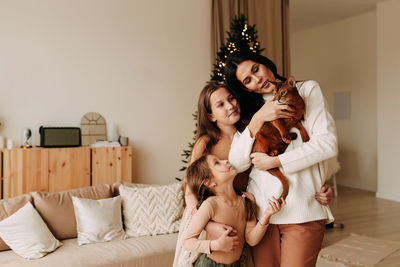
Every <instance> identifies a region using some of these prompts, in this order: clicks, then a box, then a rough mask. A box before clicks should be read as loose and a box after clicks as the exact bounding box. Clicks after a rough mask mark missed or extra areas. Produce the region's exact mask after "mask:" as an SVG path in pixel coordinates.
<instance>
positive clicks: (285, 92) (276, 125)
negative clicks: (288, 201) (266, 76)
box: [253, 77, 310, 199]
mask: <svg viewBox="0 0 400 267" xmlns="http://www.w3.org/2000/svg"><path fill="white" fill-rule="evenodd" d="M273 100H278V101H279V102H280V103H282V104H287V105H289V106H290V107H291V108H293V109H294V110H295V113H294V116H293V117H292V118H290V119H277V120H274V121H271V122H266V123H264V125H263V126H262V128H261V129H260V131H259V132H258V133H257V134H256V140H255V142H254V145H253V152H262V153H267V154H268V155H269V156H277V155H279V154H282V153H283V152H285V150H286V148H287V147H288V145H289V143H290V142H291V140H292V139H293V140H294V139H296V138H297V134H296V133H289V131H290V129H291V128H293V127H296V128H297V129H299V131H300V135H301V139H302V140H303V142H307V141H309V140H310V137H309V136H308V134H307V131H306V129H305V128H304V126H303V125H302V124H301V122H300V120H301V119H303V115H304V109H305V104H304V101H303V99H302V98H301V96H300V95H299V92H298V91H297V87H296V81H295V79H294V77H289V78H288V79H287V80H286V81H285V82H284V83H276V91H275V94H274V98H273ZM268 172H269V173H271V174H272V175H274V176H276V177H277V178H278V179H279V180H280V181H281V183H282V186H283V192H282V194H281V196H280V197H279V199H280V198H284V199H285V198H286V196H287V195H288V193H289V181H288V179H287V178H286V176H285V175H284V174H283V173H282V172H281V171H280V170H279V168H274V169H270V170H268Z"/></svg>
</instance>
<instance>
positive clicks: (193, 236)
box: [182, 201, 214, 254]
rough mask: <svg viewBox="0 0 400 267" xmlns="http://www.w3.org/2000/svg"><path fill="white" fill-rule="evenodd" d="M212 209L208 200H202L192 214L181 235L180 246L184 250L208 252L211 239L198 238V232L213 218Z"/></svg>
mask: <svg viewBox="0 0 400 267" xmlns="http://www.w3.org/2000/svg"><path fill="white" fill-rule="evenodd" d="M213 215H214V209H213V207H212V205H211V203H210V202H209V201H204V202H203V203H202V204H201V206H200V208H199V210H198V211H197V212H196V213H195V214H194V215H193V216H192V219H191V221H190V223H189V226H188V228H187V229H186V231H185V232H184V234H183V237H182V247H183V248H184V249H186V250H191V251H197V252H201V253H207V254H210V253H211V251H210V243H211V240H199V239H198V237H199V235H200V233H201V232H202V231H203V230H204V228H205V227H206V225H207V223H208V222H209V221H210V220H211V219H212V218H213Z"/></svg>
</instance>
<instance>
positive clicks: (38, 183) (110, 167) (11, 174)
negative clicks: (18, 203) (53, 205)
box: [0, 146, 132, 198]
mask: <svg viewBox="0 0 400 267" xmlns="http://www.w3.org/2000/svg"><path fill="white" fill-rule="evenodd" d="M0 152H1V153H0V170H1V172H0V173H1V180H2V182H1V183H0V189H1V190H0V191H1V198H10V197H14V196H18V195H22V194H26V193H29V192H32V191H48V192H59V191H63V190H69V189H74V188H79V187H86V186H90V185H96V184H113V183H114V182H116V181H128V182H131V181H132V147H130V146H125V147H96V148H94V147H76V148H31V149H19V148H18V149H2V150H0Z"/></svg>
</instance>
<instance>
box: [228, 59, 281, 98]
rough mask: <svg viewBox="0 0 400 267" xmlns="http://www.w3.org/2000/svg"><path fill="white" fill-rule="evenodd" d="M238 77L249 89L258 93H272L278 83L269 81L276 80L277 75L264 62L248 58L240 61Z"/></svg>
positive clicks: (237, 71)
mask: <svg viewBox="0 0 400 267" xmlns="http://www.w3.org/2000/svg"><path fill="white" fill-rule="evenodd" d="M236 78H237V79H238V80H239V81H240V82H241V83H242V84H243V85H244V86H245V87H246V88H247V90H248V91H250V92H254V93H258V94H270V93H273V92H274V90H275V87H276V85H274V84H272V83H270V82H268V81H275V75H274V74H273V73H272V71H271V70H270V69H269V68H267V67H266V66H264V65H263V64H260V63H257V62H254V61H252V60H246V61H243V62H242V63H240V64H239V65H238V67H237V70H236Z"/></svg>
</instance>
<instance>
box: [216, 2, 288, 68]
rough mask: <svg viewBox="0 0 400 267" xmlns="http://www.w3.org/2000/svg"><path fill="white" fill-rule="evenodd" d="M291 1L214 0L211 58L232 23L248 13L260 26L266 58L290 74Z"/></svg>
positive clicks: (254, 22) (259, 34)
mask: <svg viewBox="0 0 400 267" xmlns="http://www.w3.org/2000/svg"><path fill="white" fill-rule="evenodd" d="M288 10H289V0H212V15H211V19H212V22H211V27H212V29H211V42H212V44H211V59H212V61H211V62H212V63H213V64H214V63H215V58H216V54H217V52H218V51H219V48H220V47H221V45H222V44H223V43H224V42H225V40H226V37H227V36H226V31H229V27H230V22H231V20H232V19H233V18H234V17H235V16H237V15H239V14H244V15H245V16H246V17H247V19H248V23H249V24H251V25H253V24H256V29H257V31H258V40H259V41H260V44H261V47H262V48H265V50H264V51H263V52H262V54H263V55H265V56H267V57H269V58H270V59H271V60H272V61H273V62H275V64H276V65H277V68H278V72H279V73H280V74H283V75H284V76H287V75H289V73H290V70H289V46H288V27H289V26H288V21H289V16H288V15H289V14H288Z"/></svg>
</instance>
